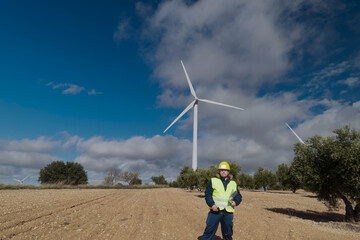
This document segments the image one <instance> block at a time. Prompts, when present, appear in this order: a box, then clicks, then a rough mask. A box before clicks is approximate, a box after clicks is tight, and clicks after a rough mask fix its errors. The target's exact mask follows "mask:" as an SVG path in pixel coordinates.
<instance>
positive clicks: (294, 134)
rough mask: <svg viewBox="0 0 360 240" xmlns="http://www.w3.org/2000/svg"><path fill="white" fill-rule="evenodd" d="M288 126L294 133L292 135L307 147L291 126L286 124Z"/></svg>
mask: <svg viewBox="0 0 360 240" xmlns="http://www.w3.org/2000/svg"><path fill="white" fill-rule="evenodd" d="M285 124H286V126H287V127H288V128H289V129H290V130H291V131H292V133H293V134H294V135H295V136H296V137H297V139H298V140H299V141H300V142H301V143H302V144H303V145H305V142H304V141H303V140H302V139H301V138H300V137H299V136H298V135H297V134H296V132H295V131H294V130H293V129H292V128H291V127H290V126H289V124H287V123H285Z"/></svg>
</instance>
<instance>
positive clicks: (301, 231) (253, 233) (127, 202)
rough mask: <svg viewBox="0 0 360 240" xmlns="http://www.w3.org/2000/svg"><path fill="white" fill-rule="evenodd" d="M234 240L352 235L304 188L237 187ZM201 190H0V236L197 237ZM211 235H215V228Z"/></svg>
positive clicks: (356, 232)
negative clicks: (265, 189)
mask: <svg viewBox="0 0 360 240" xmlns="http://www.w3.org/2000/svg"><path fill="white" fill-rule="evenodd" d="M242 195H243V202H242V203H241V205H240V206H239V207H237V208H236V212H235V215H234V236H233V237H234V239H256V240H257V239H274V240H275V239H276V240H278V239H326V240H330V239H360V224H350V223H346V222H343V214H344V209H340V211H337V212H329V211H328V210H327V207H326V206H325V205H324V204H323V203H321V202H319V201H317V199H316V198H315V197H314V195H312V194H310V193H307V192H303V191H302V192H301V191H300V192H299V193H296V194H292V193H291V192H261V191H245V190H244V191H242ZM203 196H204V194H203V193H201V192H195V191H193V192H190V191H186V190H182V189H171V188H167V189H140V190H139V189H137V190H133V189H128V190H115V189H111V190H110V189H96V190H94V189H91V190H89V189H82V190H78V189H76V190H70V189H64V190H2V191H0V239H1V240H2V239H184V240H187V239H200V237H201V235H202V233H203V231H204V228H205V221H206V217H207V213H208V208H207V205H206V204H205V200H204V197H203ZM215 239H221V231H220V228H219V229H218V232H217V234H216V237H215Z"/></svg>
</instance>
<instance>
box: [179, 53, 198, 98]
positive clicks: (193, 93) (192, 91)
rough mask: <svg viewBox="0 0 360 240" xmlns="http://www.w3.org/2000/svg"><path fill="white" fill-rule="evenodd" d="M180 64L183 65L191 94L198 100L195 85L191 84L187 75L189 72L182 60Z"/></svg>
mask: <svg viewBox="0 0 360 240" xmlns="http://www.w3.org/2000/svg"><path fill="white" fill-rule="evenodd" d="M180 62H181V65H182V67H183V69H184V72H185V76H186V80H187V82H188V84H189V87H190V91H191V94H192V95H193V96H194V98H197V96H196V93H195V90H194V88H193V85H192V84H191V81H190V78H189V75H188V73H187V71H186V69H185V66H184V63H183V62H182V60H180Z"/></svg>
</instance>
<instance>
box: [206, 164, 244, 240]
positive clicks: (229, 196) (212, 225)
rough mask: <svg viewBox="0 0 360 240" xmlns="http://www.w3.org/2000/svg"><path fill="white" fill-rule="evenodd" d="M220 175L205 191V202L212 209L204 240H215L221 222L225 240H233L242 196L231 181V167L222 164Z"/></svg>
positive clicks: (220, 165)
mask: <svg viewBox="0 0 360 240" xmlns="http://www.w3.org/2000/svg"><path fill="white" fill-rule="evenodd" d="M218 170H219V175H217V176H216V177H214V178H211V180H210V181H209V184H208V185H207V187H206V190H205V201H206V203H207V205H208V206H209V208H210V212H209V214H208V217H207V219H206V228H205V231H204V234H203V236H202V238H201V239H202V240H207V239H209V240H210V239H213V237H214V236H215V233H216V231H217V229H218V226H219V222H221V233H222V236H223V239H224V240H232V235H233V214H234V211H235V210H234V207H235V206H238V205H239V204H240V203H241V201H242V196H241V194H240V191H239V189H238V187H237V185H236V182H235V181H233V180H231V176H230V175H229V173H230V165H229V164H228V163H227V162H221V163H220V164H219V167H218Z"/></svg>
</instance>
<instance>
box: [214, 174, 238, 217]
mask: <svg viewBox="0 0 360 240" xmlns="http://www.w3.org/2000/svg"><path fill="white" fill-rule="evenodd" d="M211 184H212V188H213V190H214V191H213V194H212V197H213V199H214V202H215V205H216V206H217V207H218V208H219V209H220V210H223V209H226V211H227V212H231V213H233V212H235V210H234V208H233V207H232V206H231V202H230V196H231V194H233V193H234V192H236V191H237V190H236V183H235V181H233V180H230V182H229V183H228V185H227V187H226V191H225V188H224V184H223V183H222V181H221V180H220V179H219V178H211ZM210 209H211V208H210Z"/></svg>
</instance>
